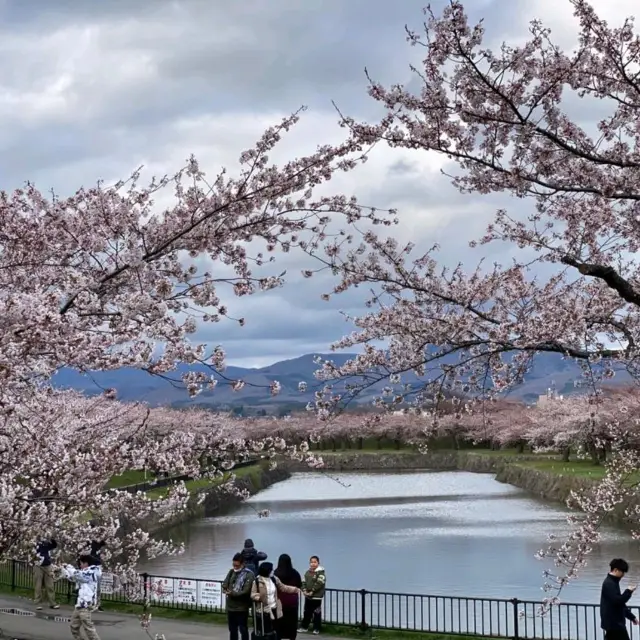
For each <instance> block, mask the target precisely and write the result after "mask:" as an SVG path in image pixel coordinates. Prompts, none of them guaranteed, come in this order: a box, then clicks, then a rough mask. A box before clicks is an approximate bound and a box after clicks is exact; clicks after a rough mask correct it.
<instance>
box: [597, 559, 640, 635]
mask: <svg viewBox="0 0 640 640" xmlns="http://www.w3.org/2000/svg"><path fill="white" fill-rule="evenodd" d="M609 569H610V570H609V573H608V574H607V577H606V578H605V579H604V582H603V583H602V591H601V593H600V626H601V628H602V629H603V631H604V637H605V640H629V632H628V631H627V620H630V621H631V622H632V623H633V624H634V625H637V624H638V620H637V619H636V617H635V616H634V615H633V613H632V612H631V609H629V607H628V606H627V602H629V600H630V598H631V596H632V595H633V592H634V591H635V590H636V585H629V586H628V587H627V588H626V589H625V590H624V591H623V592H620V580H621V579H622V578H624V576H625V575H626V574H627V573H628V572H629V563H628V562H627V561H626V560H623V559H622V558H615V559H613V560H612V561H611V563H610V564H609Z"/></svg>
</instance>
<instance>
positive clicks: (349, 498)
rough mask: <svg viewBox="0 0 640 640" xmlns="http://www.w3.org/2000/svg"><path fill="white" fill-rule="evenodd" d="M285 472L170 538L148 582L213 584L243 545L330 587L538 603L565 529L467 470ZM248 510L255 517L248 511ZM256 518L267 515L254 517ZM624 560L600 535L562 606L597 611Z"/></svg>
mask: <svg viewBox="0 0 640 640" xmlns="http://www.w3.org/2000/svg"><path fill="white" fill-rule="evenodd" d="M334 477H335V478H337V479H339V480H340V482H341V483H343V484H345V485H349V486H348V487H345V486H342V485H341V484H338V483H337V482H336V481H334V480H332V479H331V478H329V477H327V476H325V475H322V474H316V473H298V474H294V475H293V477H292V478H291V479H290V480H287V481H285V482H281V483H279V484H276V485H273V486H272V487H270V488H269V489H267V490H266V491H263V492H262V493H260V494H259V495H257V496H254V497H253V498H252V499H251V500H250V503H249V504H245V505H242V506H241V507H239V508H238V509H237V510H236V511H235V512H234V513H231V514H230V515H228V516H224V517H218V518H207V519H203V520H200V521H196V522H191V523H189V524H187V525H184V526H181V527H178V528H176V529H173V530H172V531H171V534H172V536H173V538H174V539H176V540H181V541H184V542H185V544H186V552H185V553H184V554H183V555H181V556H177V557H172V558H162V559H157V560H155V561H153V562H150V563H148V564H147V565H146V566H145V569H146V570H148V571H149V572H150V573H154V574H156V575H166V576H175V577H191V578H210V579H221V578H223V577H224V575H225V573H226V571H227V570H228V568H229V566H230V563H231V557H232V556H233V554H234V553H235V552H236V551H239V550H240V549H241V547H242V543H243V541H244V539H245V538H253V540H254V541H255V543H256V546H257V547H258V548H259V549H260V550H263V551H265V552H267V553H268V554H269V559H270V560H274V561H277V558H278V555H279V554H280V553H289V554H290V555H291V556H292V558H293V560H294V564H295V565H296V567H297V568H298V570H300V571H301V573H302V572H303V571H304V569H305V568H306V566H307V561H308V557H309V555H311V554H316V555H319V556H320V558H321V561H322V565H323V566H324V567H325V569H326V571H327V581H328V586H329V587H334V588H344V589H362V588H366V589H368V590H378V591H395V592H403V593H419V594H434V595H465V596H477V597H485V598H486V597H496V598H514V597H517V598H520V599H532V600H540V599H541V598H542V597H544V596H543V593H542V591H541V585H542V583H543V578H542V571H543V570H544V569H545V567H550V565H549V564H546V565H545V564H544V563H543V562H541V561H539V560H536V559H535V558H534V554H535V553H536V551H537V550H538V549H540V548H542V547H543V546H545V544H546V536H547V535H548V534H549V533H562V532H563V531H565V530H566V529H567V524H566V510H564V509H563V508H562V507H560V506H556V505H553V504H549V503H545V502H542V501H540V500H537V499H535V498H532V497H531V496H530V495H529V494H527V493H525V492H524V491H521V490H520V489H516V488H515V487H512V486H510V485H506V484H502V483H500V482H497V481H496V480H495V479H494V478H493V476H492V475H485V474H476V473H466V472H451V471H447V472H429V471H420V472H399V473H336V474H334ZM252 507H254V508H252ZM255 509H270V510H271V516H270V517H269V518H262V519H261V518H258V517H257V515H256V511H255ZM615 556H622V557H624V558H626V559H628V560H629V561H630V562H631V563H632V571H631V573H632V574H633V575H635V576H639V577H640V547H639V545H638V543H637V542H633V541H632V540H631V538H630V536H629V535H628V534H625V533H623V532H621V531H616V530H614V529H607V530H606V531H605V532H604V536H603V540H602V543H601V545H600V546H599V547H598V548H597V549H596V550H595V551H594V552H593V554H592V556H591V559H590V562H589V566H588V567H587V568H586V569H585V570H583V571H582V573H581V577H580V579H579V580H578V581H577V582H575V583H573V584H571V585H570V586H569V587H567V588H566V590H565V592H564V593H563V596H562V599H563V600H564V601H565V602H567V601H572V602H596V601H598V599H599V590H600V583H601V581H602V578H603V577H604V575H605V573H606V572H607V569H608V567H607V565H608V562H609V560H610V559H611V558H612V557H615Z"/></svg>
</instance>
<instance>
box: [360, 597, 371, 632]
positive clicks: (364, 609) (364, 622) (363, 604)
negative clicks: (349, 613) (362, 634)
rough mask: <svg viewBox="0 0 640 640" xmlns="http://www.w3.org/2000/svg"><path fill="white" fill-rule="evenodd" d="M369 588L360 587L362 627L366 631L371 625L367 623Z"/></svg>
mask: <svg viewBox="0 0 640 640" xmlns="http://www.w3.org/2000/svg"><path fill="white" fill-rule="evenodd" d="M366 596H367V590H366V589H360V628H361V629H362V630H363V631H365V630H366V629H367V628H368V627H369V625H368V624H367V606H366V603H367V600H366Z"/></svg>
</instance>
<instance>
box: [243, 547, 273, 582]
mask: <svg viewBox="0 0 640 640" xmlns="http://www.w3.org/2000/svg"><path fill="white" fill-rule="evenodd" d="M241 553H242V560H243V562H244V566H245V567H246V568H247V569H249V571H251V572H252V573H253V575H254V576H257V575H258V565H259V564H260V562H261V561H262V560H266V559H267V554H266V553H265V552H264V551H258V550H257V549H256V548H255V546H254V544H253V540H252V539H251V538H247V539H246V540H245V541H244V549H242V551H241Z"/></svg>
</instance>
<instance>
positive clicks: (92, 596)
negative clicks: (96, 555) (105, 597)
mask: <svg viewBox="0 0 640 640" xmlns="http://www.w3.org/2000/svg"><path fill="white" fill-rule="evenodd" d="M78 564H79V566H80V568H79V569H76V568H75V567H74V566H73V565H71V564H68V565H66V566H65V567H64V569H63V571H64V574H65V576H66V577H67V579H68V580H71V581H72V582H75V583H76V586H77V587H78V598H77V600H76V606H75V607H74V609H73V614H72V615H71V624H70V625H69V628H70V629H71V636H72V637H73V638H74V640H83V636H82V632H83V631H84V634H85V635H84V637H85V638H86V640H100V636H99V635H98V632H97V631H96V627H95V625H94V624H93V620H92V619H91V612H92V611H93V610H94V609H95V607H96V601H97V591H98V581H99V580H100V575H101V574H102V570H101V569H100V567H98V566H96V565H95V564H93V558H92V557H91V556H90V555H81V556H80V559H79V563H78Z"/></svg>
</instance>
